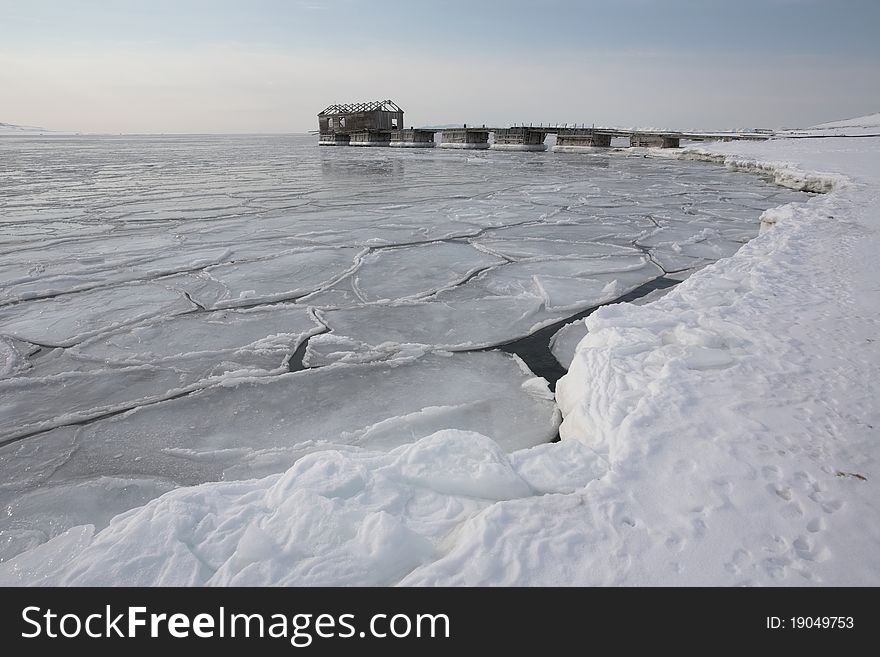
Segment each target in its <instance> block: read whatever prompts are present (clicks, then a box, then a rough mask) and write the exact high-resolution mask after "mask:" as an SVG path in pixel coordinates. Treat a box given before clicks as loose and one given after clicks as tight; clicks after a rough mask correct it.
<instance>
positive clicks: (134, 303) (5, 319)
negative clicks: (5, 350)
mask: <svg viewBox="0 0 880 657" xmlns="http://www.w3.org/2000/svg"><path fill="white" fill-rule="evenodd" d="M191 309H192V305H191V304H190V303H189V302H188V301H187V300H186V298H185V297H184V296H183V295H182V294H180V293H179V292H178V291H176V290H173V289H169V288H168V287H165V286H164V285H161V284H158V283H143V284H130V285H119V286H116V287H110V288H106V289H99V290H92V291H89V292H79V293H76V294H68V295H64V296H60V297H57V298H54V299H43V300H39V301H24V302H21V303H17V304H14V305H11V306H5V307H3V308H0V334H6V335H10V336H13V337H15V338H18V339H20V340H26V341H28V342H34V343H37V344H42V345H52V346H69V345H72V344H75V343H77V342H80V341H82V340H84V339H85V338H87V337H90V336H92V335H96V334H98V333H100V332H102V331H108V330H110V329H113V328H116V327H118V326H122V325H124V324H130V323H132V322H135V321H137V320H141V319H146V318H148V317H155V316H156V315H159V314H177V313H182V312H186V311H187V310H191Z"/></svg>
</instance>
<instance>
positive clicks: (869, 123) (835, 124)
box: [810, 112, 880, 130]
mask: <svg viewBox="0 0 880 657" xmlns="http://www.w3.org/2000/svg"><path fill="white" fill-rule="evenodd" d="M877 127H880V112H874V113H873V114H867V115H865V116H857V117H855V118H852V119H843V120H842V121H828V122H827V123H820V124H819V125H814V126H811V127H810V130H828V129H832V128H877Z"/></svg>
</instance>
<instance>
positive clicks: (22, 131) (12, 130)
mask: <svg viewBox="0 0 880 657" xmlns="http://www.w3.org/2000/svg"><path fill="white" fill-rule="evenodd" d="M35 132H50V131H49V130H46V128H38V127H36V126H32V125H14V124H12V123H0V135H27V134H33V133H35Z"/></svg>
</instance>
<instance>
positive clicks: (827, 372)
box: [0, 138, 880, 585]
mask: <svg viewBox="0 0 880 657" xmlns="http://www.w3.org/2000/svg"><path fill="white" fill-rule="evenodd" d="M682 156H683V157H689V158H698V159H712V160H714V161H717V162H720V163H723V164H725V165H727V166H731V167H737V168H741V169H749V170H755V171H758V172H761V173H766V174H771V175H773V176H774V177H775V179H776V181H777V182H779V183H780V184H785V185H787V186H790V187H794V188H801V189H809V190H810V191H823V192H827V193H825V194H822V195H820V196H816V197H815V198H813V199H812V200H810V201H809V202H808V203H806V204H791V205H787V206H782V207H780V208H774V209H772V210H768V211H767V212H766V213H765V215H764V217H763V220H764V224H765V225H766V226H767V227H768V228H770V229H769V230H766V231H765V232H764V234H763V235H761V236H760V237H759V238H757V239H755V240H753V241H751V242H749V243H748V244H746V245H745V246H744V247H743V248H742V249H740V251H739V252H737V253H736V254H735V255H734V256H732V257H730V258H727V259H725V260H722V261H719V262H718V263H716V264H714V265H711V266H709V267H707V268H705V269H704V270H702V271H700V272H699V273H697V274H695V275H694V276H692V277H691V278H690V279H689V280H687V281H686V282H684V283H683V284H681V285H679V286H678V287H677V288H675V289H674V290H673V291H671V292H670V293H669V294H667V295H665V296H664V297H663V298H661V299H659V300H657V301H655V302H653V303H650V304H648V305H644V306H635V305H630V304H617V305H614V306H608V307H605V308H603V309H601V310H599V311H597V312H596V313H594V314H593V315H591V316H590V317H589V318H588V320H586V322H587V324H586V325H587V328H588V333H587V336H586V338H585V339H584V340H583V341H581V343H580V344H579V346H578V350H577V354H576V356H575V358H574V362H573V364H572V368H571V371H570V373H569V374H568V375H567V376H566V377H565V378H563V379H562V381H560V383H559V386H558V388H557V399H558V401H559V403H560V406H561V408H562V410H563V414H564V421H563V424H562V428H561V435H562V438H563V440H562V441H561V442H560V443H556V444H545V445H539V446H537V447H533V448H531V449H525V450H520V451H517V452H514V453H513V454H505V453H504V452H503V450H501V449H500V448H499V447H498V444H497V443H496V442H495V441H494V440H492V439H491V438H487V437H481V436H479V435H476V434H473V433H464V432H461V431H440V432H438V433H436V434H434V435H432V436H429V437H427V438H424V439H422V440H420V441H418V442H416V443H414V444H412V445H405V446H402V447H399V448H397V449H395V450H393V451H392V452H390V453H387V454H386V453H379V452H370V451H366V450H357V449H351V450H344V451H327V452H321V453H314V454H310V455H308V456H305V457H303V458H301V459H300V460H299V461H298V462H297V463H296V464H295V465H294V466H293V467H292V468H290V469H289V470H288V471H287V472H286V473H284V474H281V475H273V476H270V477H266V478H263V479H255V480H250V481H240V482H219V483H212V484H204V485H201V486H195V487H190V488H181V489H177V490H174V491H171V492H169V493H167V494H165V495H164V496H162V497H160V498H159V499H156V500H154V501H152V502H150V503H149V504H147V505H146V506H144V507H141V508H138V509H134V510H132V511H129V512H127V513H125V514H122V515H121V516H118V517H117V518H116V519H114V520H113V521H112V523H111V524H110V526H109V527H108V528H106V529H104V530H102V531H101V532H98V533H95V532H94V530H93V529H92V528H91V527H89V526H85V527H77V528H74V529H71V530H69V531H68V532H66V533H65V534H63V535H61V536H59V537H56V538H55V539H53V540H51V541H49V542H48V543H45V544H43V545H41V546H40V547H37V548H35V549H33V550H31V551H29V552H25V553H23V554H21V555H19V556H18V557H16V558H14V559H13V560H11V561H9V562H6V563H4V564H0V583H4V584H98V585H124V584H132V585H155V584H160V585H171V584H181V585H193V584H195V585H198V584H216V585H224V584H227V585H228V584H231V585H244V584H252V585H271V584H291V585H318V584H331V585H332V584H363V585H369V584H378V585H387V584H405V585H426V584H427V585H440V584H466V585H482V584H500V585H651V584H671V585H686V584H697V585H702V584H707V585H737V584H753V585H761V584H765V585H798V584H803V585H815V584H821V585H832V584H834V585H842V584H852V585H866V584H868V585H876V584H878V583H880V557H878V555H880V549H878V548H880V522H878V509H877V502H876V500H877V499H878V496H877V494H876V489H875V487H876V477H875V476H874V473H875V470H876V462H877V447H876V432H877V427H878V423H880V412H878V409H877V404H876V400H875V397H874V395H873V394H872V392H871V391H872V389H873V385H874V381H875V379H876V378H877V370H878V369H880V353H878V339H880V335H878V334H880V331H878V319H877V317H878V310H880V293H878V289H877V274H876V265H875V264H874V260H873V258H874V251H875V250H876V247H877V241H878V238H877V228H878V221H877V216H876V208H877V207H878V205H880V139H875V138H864V139H834V138H831V139H822V140H815V141H814V140H808V139H804V140H776V141H770V142H765V143H755V142H740V143H730V144H713V145H711V146H708V147H706V146H703V147H700V148H699V149H696V148H692V149H687V150H686V151H685V152H684V153H683V154H682Z"/></svg>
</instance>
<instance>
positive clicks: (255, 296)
mask: <svg viewBox="0 0 880 657" xmlns="http://www.w3.org/2000/svg"><path fill="white" fill-rule="evenodd" d="M358 252H359V249H354V248H338V249H335V248H330V249H314V250H308V251H296V252H293V253H288V254H286V255H279V256H275V257H271V258H267V259H265V260H252V261H247V262H236V263H234V264H224V265H217V266H216V267H210V268H208V269H207V270H206V272H207V273H208V274H210V276H211V277H212V278H214V279H215V280H217V281H219V282H220V283H221V284H222V285H223V286H224V287H225V288H226V290H227V292H226V294H225V296H224V297H223V298H222V299H220V300H219V301H217V302H216V303H215V304H214V305H215V306H216V307H233V306H240V305H248V304H252V303H254V302H255V301H260V302H267V301H279V300H287V299H294V298H296V297H299V296H303V295H305V294H308V293H309V292H312V291H314V290H316V289H317V288H319V287H321V286H322V285H325V284H328V283H330V282H332V280H333V279H334V278H336V277H338V276H339V275H341V274H342V273H343V272H345V271H347V270H348V269H350V268H351V267H352V263H353V260H354V258H355V256H356V255H357V254H358Z"/></svg>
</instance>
